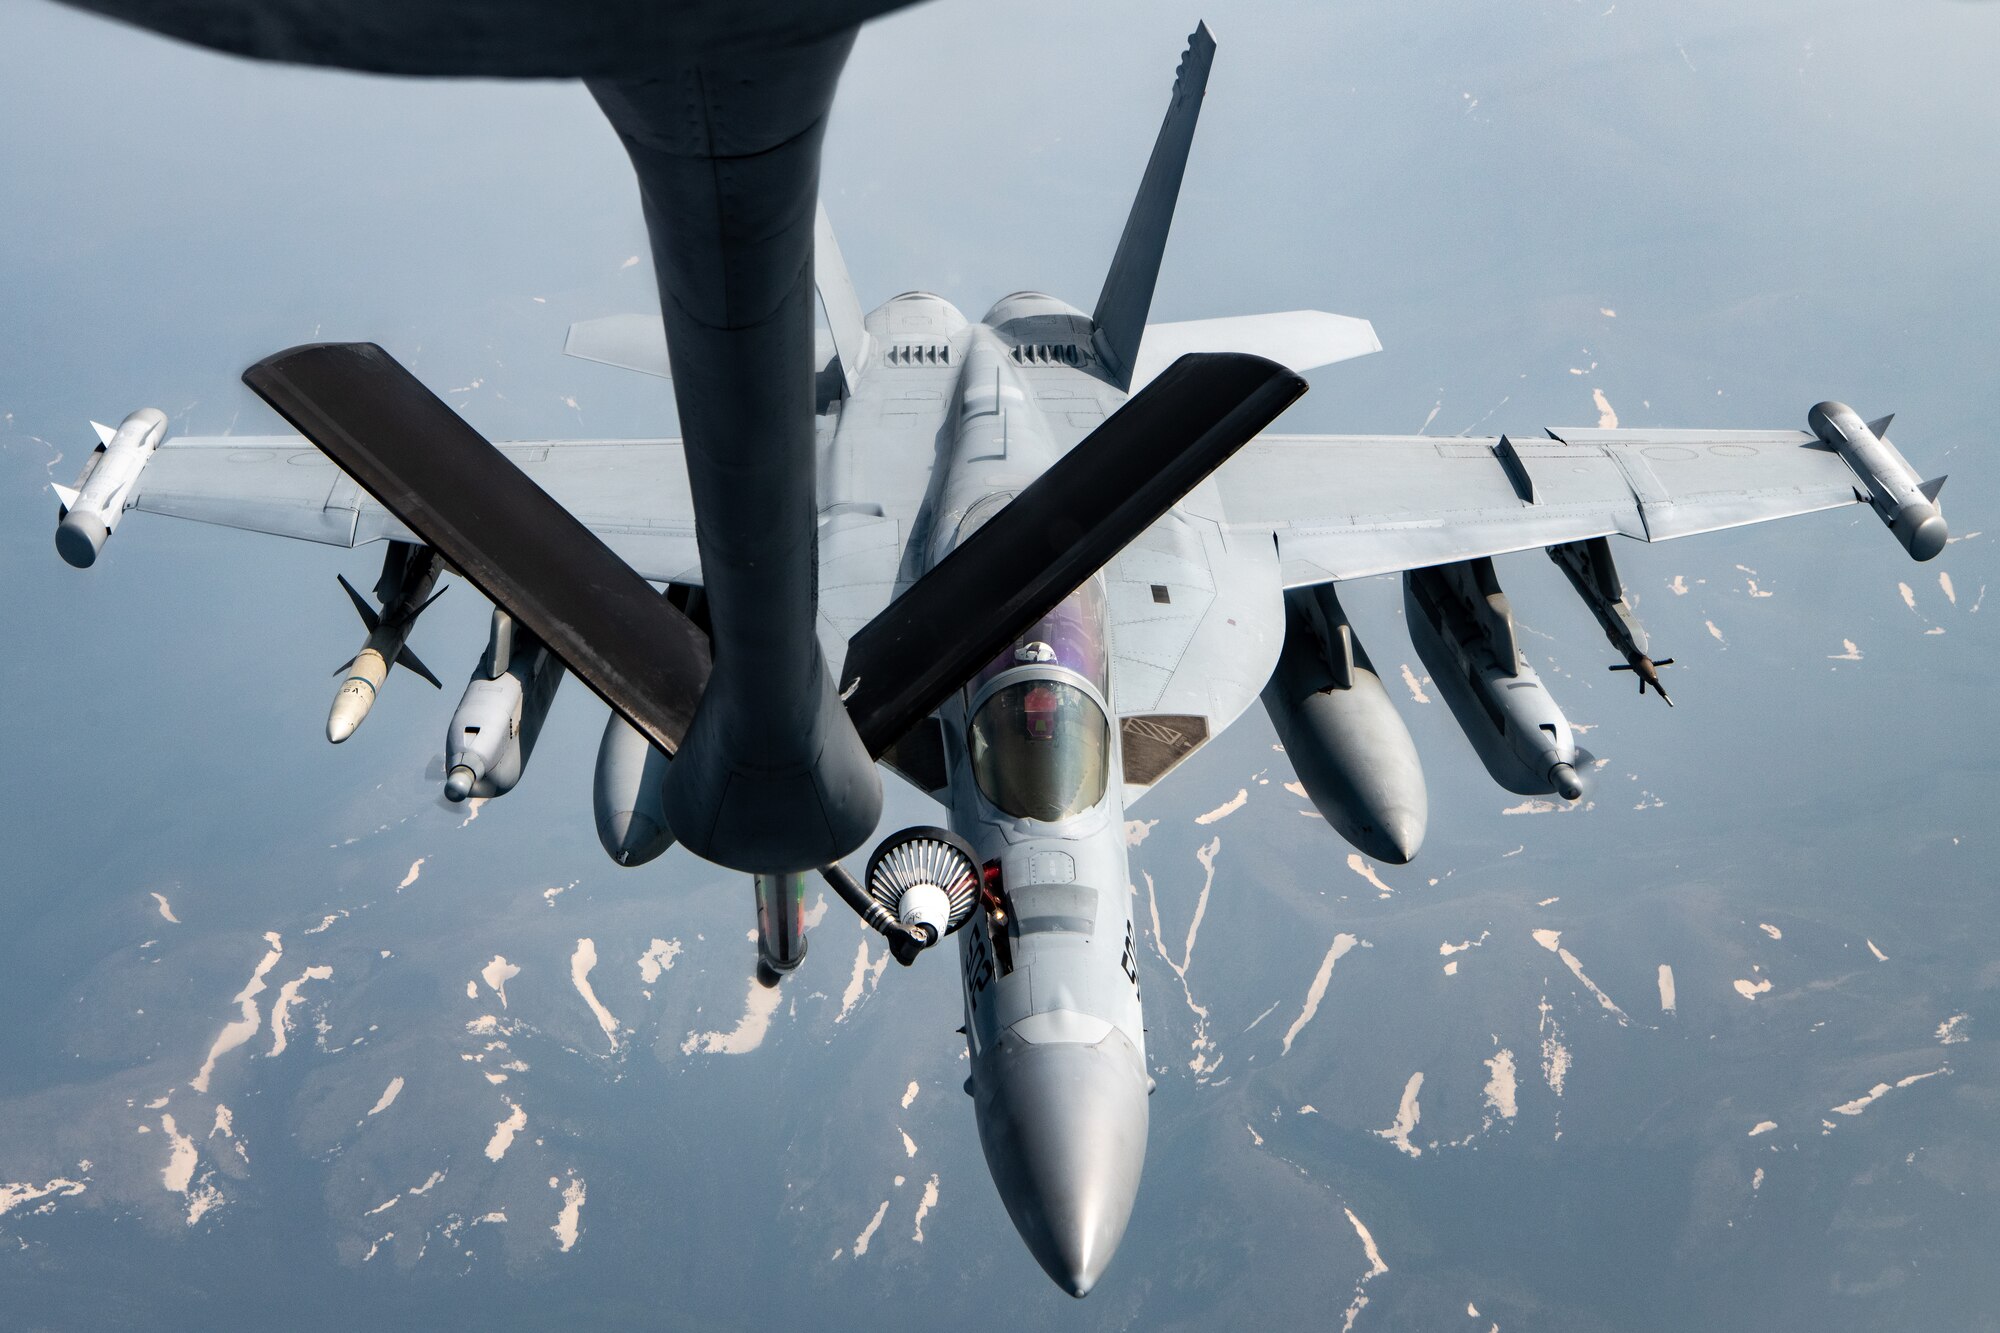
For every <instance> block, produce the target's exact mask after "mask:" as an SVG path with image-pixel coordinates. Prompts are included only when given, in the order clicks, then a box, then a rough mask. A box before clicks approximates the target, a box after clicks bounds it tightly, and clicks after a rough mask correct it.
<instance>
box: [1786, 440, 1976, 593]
mask: <svg viewBox="0 0 2000 1333" xmlns="http://www.w3.org/2000/svg"><path fill="white" fill-rule="evenodd" d="M1892 420H1894V417H1893V415H1892V416H1886V417H1883V418H1882V419H1881V420H1879V421H1865V422H1864V421H1863V420H1862V419H1861V418H1860V416H1858V415H1857V414H1856V413H1855V411H1854V409H1853V408H1851V407H1849V406H1848V405H1847V404H1846V403H1834V402H1826V403H1820V404H1817V405H1816V406H1814V408H1813V409H1812V411H1810V412H1808V413H1806V424H1807V425H1808V426H1810V427H1812V433H1813V434H1815V435H1817V436H1819V438H1820V440H1821V441H1822V442H1824V443H1825V444H1826V446H1827V447H1828V448H1830V449H1832V450H1833V451H1834V452H1835V453H1837V454H1839V455H1840V456H1841V457H1842V458H1844V459H1846V460H1847V465H1848V466H1849V467H1851V468H1853V469H1854V471H1855V472H1856V474H1857V475H1859V476H1860V478H1861V480H1862V481H1863V482H1865V483H1866V484H1867V489H1866V491H1865V492H1864V491H1863V490H1862V489H1861V488H1860V487H1856V488H1855V494H1856V495H1857V497H1859V498H1860V499H1863V500H1866V501H1867V502H1868V503H1869V504H1870V505H1872V506H1873V507H1874V510H1875V513H1876V515H1877V516H1878V517H1879V518H1881V520H1882V522H1883V523H1885V524H1887V525H1888V528H1889V531H1891V532H1893V533H1895V534H1896V540H1897V541H1900V542H1901V543H1903V549H1904V550H1906V551H1908V552H1909V553H1910V555H1911V556H1912V557H1914V558H1915V559H1918V560H1928V559H1930V558H1931V557H1932V556H1934V555H1936V554H1937V553H1938V552H1939V551H1942V550H1943V549H1944V545H1945V540H1946V538H1947V537H1949V536H1950V535H1951V534H1950V529H1949V528H1947V527H1946V526H1945V521H1944V515H1943V514H1940V513H1939V512H1938V506H1937V498H1938V492H1939V491H1942V490H1943V489H1944V478H1943V477H1937V478H1935V479H1933V480H1931V481H1920V480H1918V478H1917V473H1916V470H1915V469H1914V468H1912V467H1911V466H1910V464H1909V460H1907V459H1905V458H1904V457H1903V455H1902V452H1901V451H1900V450H1898V449H1897V448H1896V446H1895V445H1893V444H1891V443H1889V441H1888V439H1887V438H1886V432H1887V431H1888V429H1889V423H1890V422H1891V421H1892Z"/></svg>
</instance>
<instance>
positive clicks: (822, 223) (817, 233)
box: [813, 204, 868, 398]
mask: <svg viewBox="0 0 2000 1333" xmlns="http://www.w3.org/2000/svg"><path fill="white" fill-rule="evenodd" d="M813 282H814V283H815V284H816V285H817V286H818V287H819V304H820V309H822V310H824V311H825V312H826V327H827V329H828V330H829V331H830V332H831V333H832V334H833V348H834V350H835V351H836V352H838V353H839V354H840V378H841V380H842V382H844V383H845V384H846V385H847V396H848V397H850V398H852V397H853V396H854V383H855V381H856V380H858V379H860V378H861V367H862V366H864V365H866V364H868V331H867V329H866V328H865V327H864V326H863V324H862V322H861V298H860V297H858V296H856V295H855V294H854V280H853V279H852V278H850V277H848V276H847V261H846V260H844V259H842V258H841V257H840V245H839V243H838V242H836V241H835V240H834V239H833V224H832V223H831V222H829V221H827V217H826V205H825V204H821V205H820V206H819V213H818V215H817V216H816V217H815V218H814V219H813Z"/></svg>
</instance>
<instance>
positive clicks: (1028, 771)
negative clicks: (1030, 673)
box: [970, 680, 1111, 821]
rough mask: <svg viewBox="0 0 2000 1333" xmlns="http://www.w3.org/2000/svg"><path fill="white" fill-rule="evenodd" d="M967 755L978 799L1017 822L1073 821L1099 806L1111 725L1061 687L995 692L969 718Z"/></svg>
mask: <svg viewBox="0 0 2000 1333" xmlns="http://www.w3.org/2000/svg"><path fill="white" fill-rule="evenodd" d="M970 748H971V752H972V776H973V779H974V781H976V782H977V783H978V784H979V790H980V792H981V793H982V794H983V795H984V796H985V797H986V799H987V800H989V801H991V802H993V804H994V805H996V806H998V807H999V808H1000V809H1001V810H1004V811H1005V812H1006V813H1008V814H1010V815H1013V816H1014V817H1015V818H1016V819H1042V820H1051V821H1053V820H1059V819H1070V818H1073V817H1074V816H1076V815H1080V814H1083V813H1084V812H1085V811H1087V810H1090V809H1091V808H1093V807H1094V806H1096V804H1097V803H1098V802H1099V801H1101V800H1103V799H1104V789H1105V785H1106V782H1107V781H1108V777H1109V774H1110V771H1111V762H1110V759H1111V724H1110V723H1109V722H1107V721H1106V720H1105V717H1104V710H1103V709H1102V708H1099V707H1098V706H1097V701H1096V700H1095V699H1092V698H1091V697H1090V695H1089V694H1088V693H1086V692H1085V691H1084V690H1083V689H1081V688H1080V687H1078V686H1075V685H1071V684H1069V683H1068V682H1066V681H1061V680H1017V681H1015V682H1014V683H1012V684H1010V685H1003V686H1001V687H1000V688H999V689H997V690H995V691H994V692H993V693H992V694H990V695H988V696H987V698H986V701H985V702H984V703H982V704H980V705H979V711H978V712H977V713H974V714H973V717H972V727H971V731H970Z"/></svg>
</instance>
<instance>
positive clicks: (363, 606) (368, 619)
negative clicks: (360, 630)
mask: <svg viewBox="0 0 2000 1333" xmlns="http://www.w3.org/2000/svg"><path fill="white" fill-rule="evenodd" d="M334 577H335V578H337V579H339V580H340V586H341V587H343V588H345V589H347V600H348V601H350V602H353V603H354V609H355V610H356V611H359V612H360V613H361V623H362V624H364V625H366V626H367V627H368V632H369V633H370V634H373V633H374V632H375V630H376V628H377V627H378V626H380V625H381V623H382V617H380V616H379V615H377V614H375V608H374V607H372V606H370V605H369V604H368V599H367V598H365V597H363V596H362V595H361V594H360V593H358V592H356V591H354V585H353V584H352V583H349V582H348V581H347V576H346V575H345V574H335V575H334Z"/></svg>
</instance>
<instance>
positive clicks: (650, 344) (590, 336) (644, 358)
mask: <svg viewBox="0 0 2000 1333" xmlns="http://www.w3.org/2000/svg"><path fill="white" fill-rule="evenodd" d="M563 351H564V352H565V353H566V354H567V355H569V356H574V357H578V358H580V359H582V360H584V361H596V362H598V363H599V364H601V365H606V366H617V367H618V368H619V369H621V370H636V371H638V372H639V373H640V374H642V375H658V376H659V377H660V378H661V379H671V378H673V372H672V371H671V370H670V369H669V368H668V366H667V329H666V325H665V323H663V322H662V321H661V319H660V317H659V316H658V315H606V316H604V317H603V318H602V319H582V320H578V321H577V322H576V323H574V324H572V325H570V326H569V338H568V339H567V340H566V341H565V342H564V343H563Z"/></svg>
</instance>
